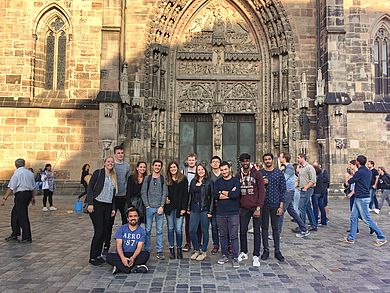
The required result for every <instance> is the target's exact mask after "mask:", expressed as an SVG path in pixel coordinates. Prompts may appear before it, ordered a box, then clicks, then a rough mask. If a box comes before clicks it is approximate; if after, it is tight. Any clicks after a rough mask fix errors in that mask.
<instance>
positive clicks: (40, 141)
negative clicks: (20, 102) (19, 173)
mask: <svg viewBox="0 0 390 293" xmlns="http://www.w3.org/2000/svg"><path fill="white" fill-rule="evenodd" d="M98 115H99V111H97V110H58V109H34V108H17V109H15V108H0V149H1V151H0V180H7V179H9V177H10V175H11V174H12V172H13V171H14V170H15V165H14V162H15V159H17V158H19V157H22V158H24V159H25V160H26V165H27V167H32V168H33V169H34V170H38V168H43V167H44V165H45V164H46V163H50V164H52V166H53V167H54V170H55V171H56V172H57V178H58V179H71V180H79V178H80V174H81V167H82V165H83V164H84V163H89V164H90V165H91V168H92V169H95V168H96V167H97V165H98V160H99V158H100V157H101V154H100V152H99V150H98V142H97V135H98Z"/></svg>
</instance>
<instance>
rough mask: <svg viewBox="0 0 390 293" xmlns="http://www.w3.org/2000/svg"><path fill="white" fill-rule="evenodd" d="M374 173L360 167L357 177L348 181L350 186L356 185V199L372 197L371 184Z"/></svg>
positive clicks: (354, 176) (364, 167)
mask: <svg viewBox="0 0 390 293" xmlns="http://www.w3.org/2000/svg"><path fill="white" fill-rule="evenodd" d="M371 178H372V173H371V171H370V169H368V168H367V167H366V166H360V168H359V169H358V170H357V172H356V173H355V175H353V177H352V178H350V179H349V180H348V184H349V185H352V184H353V183H355V197H356V198H365V197H370V187H371V185H370V183H371Z"/></svg>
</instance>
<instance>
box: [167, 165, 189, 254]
mask: <svg viewBox="0 0 390 293" xmlns="http://www.w3.org/2000/svg"><path fill="white" fill-rule="evenodd" d="M166 182H167V186H168V196H167V199H166V204H165V207H164V212H165V216H166V218H167V225H168V242H169V252H170V256H169V258H170V259H175V257H176V256H175V236H174V234H176V246H177V258H179V259H180V258H183V251H182V245H183V220H184V215H185V213H186V212H187V205H188V180H187V177H186V176H185V175H183V173H181V172H180V171H179V164H178V163H177V162H170V163H169V164H168V166H167V180H166Z"/></svg>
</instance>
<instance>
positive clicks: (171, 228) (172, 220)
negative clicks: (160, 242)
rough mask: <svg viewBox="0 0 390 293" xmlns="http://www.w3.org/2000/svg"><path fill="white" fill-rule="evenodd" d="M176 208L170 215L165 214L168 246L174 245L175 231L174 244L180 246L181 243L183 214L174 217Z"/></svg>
mask: <svg viewBox="0 0 390 293" xmlns="http://www.w3.org/2000/svg"><path fill="white" fill-rule="evenodd" d="M176 211H177V210H176V209H174V210H172V212H171V214H170V215H165V216H166V218H167V224H168V242H169V247H170V248H172V247H174V246H175V236H174V234H175V233H176V245H177V248H181V247H182V245H183V221H184V216H181V217H179V218H178V217H176Z"/></svg>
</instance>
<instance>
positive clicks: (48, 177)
mask: <svg viewBox="0 0 390 293" xmlns="http://www.w3.org/2000/svg"><path fill="white" fill-rule="evenodd" d="M41 180H42V190H43V199H42V202H43V208H42V211H44V212H47V211H49V210H50V211H56V210H57V208H56V207H55V206H53V193H54V191H55V189H56V182H55V176H54V172H53V171H52V169H51V164H46V165H45V169H44V170H43V172H42V176H41ZM47 200H49V208H47V207H46V204H47Z"/></svg>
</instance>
